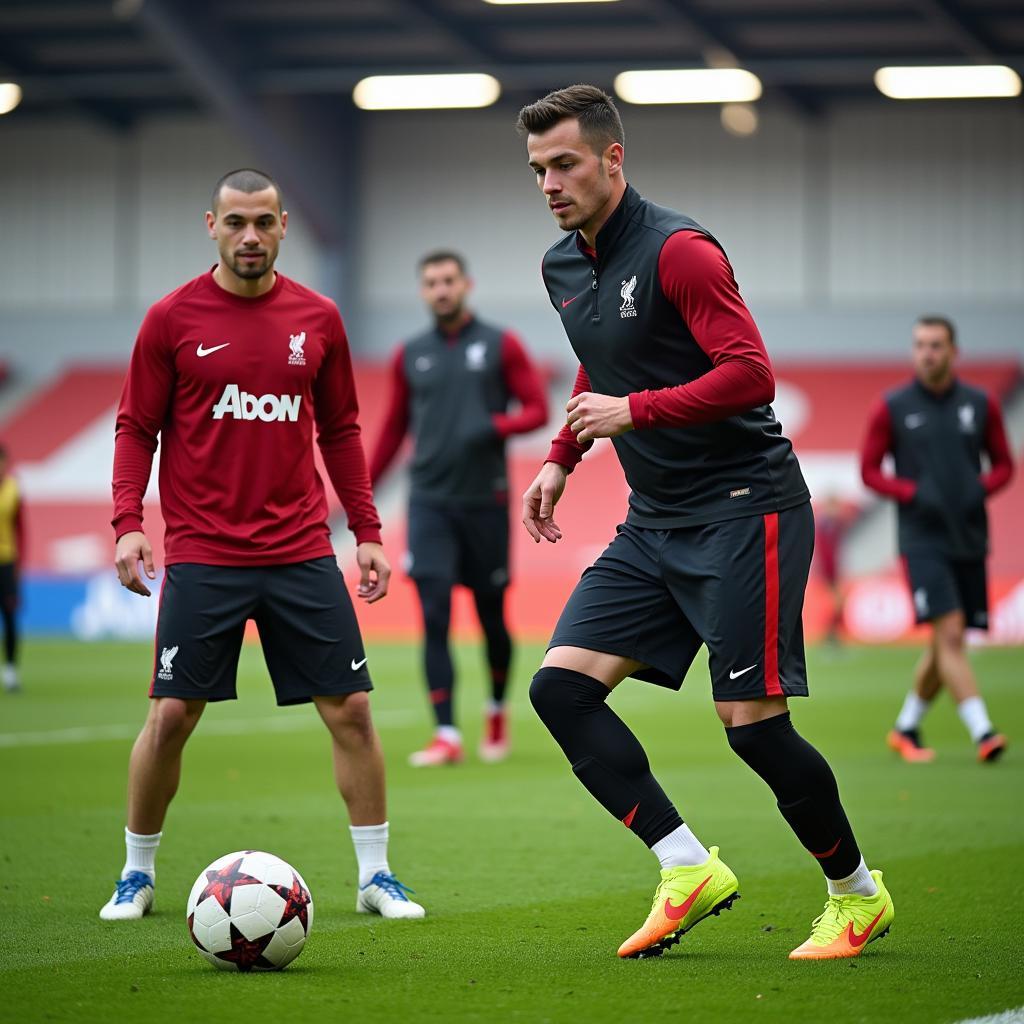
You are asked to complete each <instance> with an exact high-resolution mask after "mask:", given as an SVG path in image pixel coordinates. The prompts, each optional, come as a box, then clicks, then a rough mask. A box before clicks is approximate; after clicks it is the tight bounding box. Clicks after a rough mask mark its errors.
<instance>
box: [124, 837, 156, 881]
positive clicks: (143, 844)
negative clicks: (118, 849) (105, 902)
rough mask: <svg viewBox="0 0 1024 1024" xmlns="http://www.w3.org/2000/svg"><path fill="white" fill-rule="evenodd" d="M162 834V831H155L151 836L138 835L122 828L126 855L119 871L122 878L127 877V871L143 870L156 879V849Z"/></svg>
mask: <svg viewBox="0 0 1024 1024" xmlns="http://www.w3.org/2000/svg"><path fill="white" fill-rule="evenodd" d="M162 835H163V832H157V833H156V835H152V836H139V835H136V834H135V833H134V832H129V831H128V829H127V828H126V829H125V830H124V845H125V849H126V851H127V855H126V857H125V862H124V869H123V870H122V872H121V877H122V878H127V877H128V872H129V871H145V872H146V874H147V875H149V877H150V878H152V879H153V881H154V882H155V881H156V850H157V847H158V846H159V845H160V837H161V836H162Z"/></svg>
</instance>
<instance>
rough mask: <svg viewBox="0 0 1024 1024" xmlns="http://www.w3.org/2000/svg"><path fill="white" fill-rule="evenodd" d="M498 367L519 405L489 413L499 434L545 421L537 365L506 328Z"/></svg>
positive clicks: (545, 408) (526, 430) (525, 430)
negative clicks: (511, 411)
mask: <svg viewBox="0 0 1024 1024" xmlns="http://www.w3.org/2000/svg"><path fill="white" fill-rule="evenodd" d="M501 370H502V374H503V375H504V378H505V386H506V387H507V388H508V390H509V391H510V392H511V393H512V395H513V396H514V397H515V398H516V399H517V400H518V402H519V405H520V409H519V411H518V412H515V413H512V414H509V413H503V412H499V413H496V414H495V416H494V417H493V422H494V429H495V430H497V432H498V436H499V437H510V436H511V435H512V434H526V433H529V432H530V431H531V430H536V428H537V427H542V426H543V425H544V424H545V423H547V421H548V400H547V395H546V394H545V393H544V384H543V382H542V381H541V378H540V374H539V373H538V372H537V368H536V367H535V366H534V365H533V363H532V362H530V357H529V356H528V355H527V354H526V349H525V348H524V347H523V343H522V342H521V341H520V340H519V339H518V338H517V337H516V336H515V335H514V334H513V333H512V332H511V331H506V332H505V334H504V335H502V339H501Z"/></svg>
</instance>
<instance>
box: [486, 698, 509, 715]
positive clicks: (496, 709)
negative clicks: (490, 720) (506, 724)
mask: <svg viewBox="0 0 1024 1024" xmlns="http://www.w3.org/2000/svg"><path fill="white" fill-rule="evenodd" d="M504 710H505V705H504V704H502V703H500V702H499V701H496V700H489V701H488V702H487V714H489V715H500V714H501V713H502V712H503V711H504Z"/></svg>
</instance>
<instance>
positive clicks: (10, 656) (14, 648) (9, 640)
mask: <svg viewBox="0 0 1024 1024" xmlns="http://www.w3.org/2000/svg"><path fill="white" fill-rule="evenodd" d="M0 612H2V614H3V620H4V653H5V654H6V656H7V664H8V665H13V664H14V663H15V662H16V661H17V660H18V620H17V617H16V616H15V614H14V609H13V608H3V609H0Z"/></svg>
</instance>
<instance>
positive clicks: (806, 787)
mask: <svg viewBox="0 0 1024 1024" xmlns="http://www.w3.org/2000/svg"><path fill="white" fill-rule="evenodd" d="M725 734H726V736H727V737H728V739H729V746H730V747H732V749H733V750H734V751H735V752H736V753H737V754H739V756H740V757H741V758H743V760H744V761H746V763H747V764H748V765H750V767H751V768H753V770H754V771H755V772H757V774H758V775H760V776H761V778H762V779H764V781H765V782H767V783H768V785H769V786H770V787H771V791H772V792H773V793H774V794H775V799H776V800H777V801H778V805H779V810H780V811H781V812H782V816H783V817H784V818H785V819H786V821H787V822H788V823H789V827H790V828H791V829H792V830H793V831H794V832H795V833H796V837H797V839H799V840H800V842H801V843H802V844H803V846H804V848H805V849H806V850H807V851H808V852H809V853H810V854H811V855H812V856H813V857H814V858H815V859H816V860H817V861H818V863H819V864H820V865H821V869H822V871H824V872H825V877H826V878H846V877H847V876H848V875H852V874H853V872H854V871H856V870H857V865H858V864H860V849H859V848H858V846H857V840H856V839H855V838H854V836H853V829H852V828H850V822H849V821H848V820H847V818H846V812H845V811H844V810H843V805H842V803H841V802H840V800H839V787H838V786H837V785H836V777H835V775H833V774H832V769H831V768H830V767H829V766H828V762H827V761H826V760H825V758H823V757H822V756H821V754H819V753H818V751H817V750H815V749H814V747H812V746H811V745H810V743H808V742H807V741H806V740H805V739H804V738H803V737H802V736H800V734H799V733H798V732H797V731H796V729H794V728H793V723H792V722H791V721H790V719H789V712H788V711H787V712H786V713H785V714H783V715H777V716H775V717H774V718H766V719H764V720H762V721H760V722H753V723H751V724H750V725H738V726H734V727H733V728H731V729H729V728H727V729H726V730H725Z"/></svg>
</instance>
